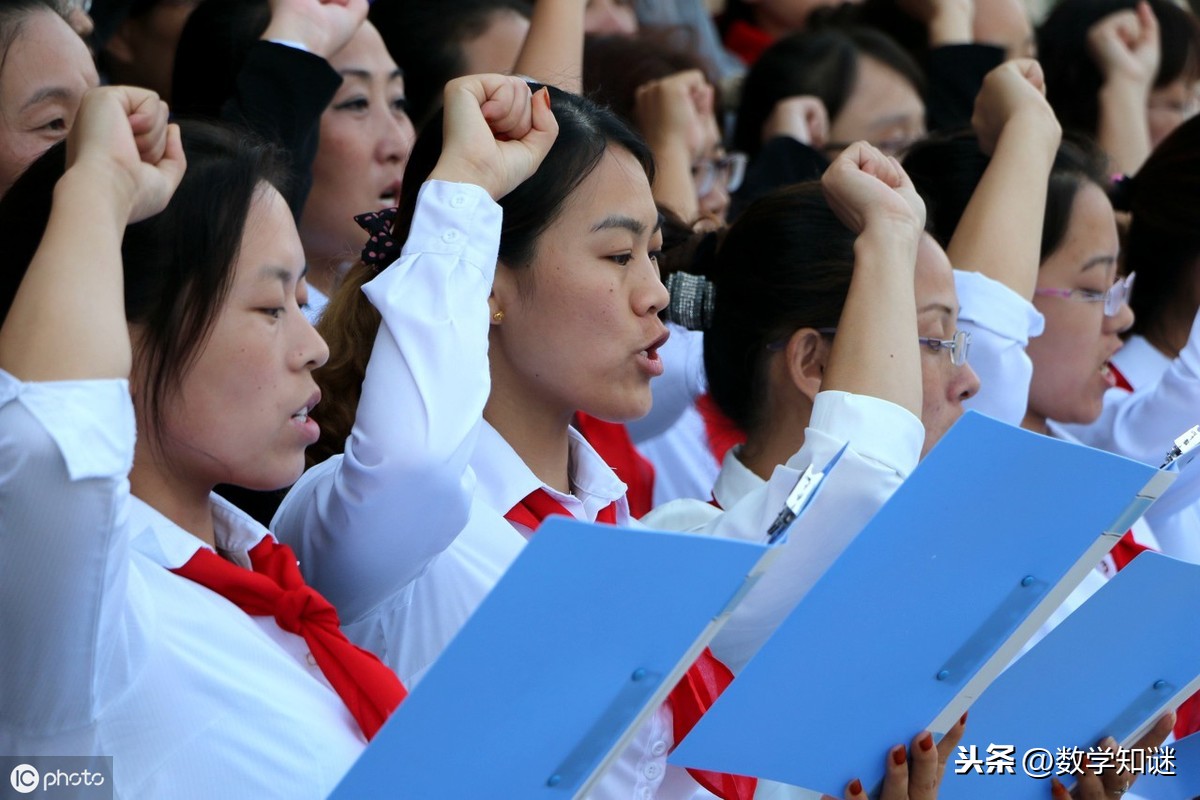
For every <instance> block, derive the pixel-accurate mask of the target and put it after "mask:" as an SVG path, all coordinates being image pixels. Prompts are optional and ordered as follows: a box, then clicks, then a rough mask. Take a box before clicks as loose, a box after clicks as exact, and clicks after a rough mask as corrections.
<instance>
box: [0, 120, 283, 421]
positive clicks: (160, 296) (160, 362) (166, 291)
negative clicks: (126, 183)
mask: <svg viewBox="0 0 1200 800" xmlns="http://www.w3.org/2000/svg"><path fill="white" fill-rule="evenodd" d="M181 130H182V133H183V148H184V152H185V154H186V155H187V161H188V165H187V171H186V172H185V174H184V177H183V181H182V182H181V183H180V184H179V188H178V189H177V190H176V191H175V194H174V196H173V197H172V198H171V202H170V203H169V204H168V205H167V207H166V209H165V210H164V211H163V212H162V213H160V214H157V215H156V216H153V217H151V218H149V219H146V220H143V221H141V222H138V223H135V224H133V225H130V226H129V227H128V228H126V229H125V236H124V240H123V242H122V245H121V259H122V263H123V266H124V275H125V317H126V319H127V320H128V321H129V322H130V323H131V324H137V325H138V326H139V327H140V330H141V335H140V337H139V341H138V350H137V353H136V354H135V359H136V363H137V364H138V366H139V374H140V378H141V385H140V386H139V387H138V389H139V390H140V391H141V392H142V393H143V396H144V397H145V398H146V401H147V402H146V411H147V415H148V418H149V420H150V422H151V423H152V427H155V428H157V427H158V424H159V423H160V422H161V420H162V409H163V407H164V403H165V401H166V399H167V398H168V397H169V396H170V394H171V392H173V391H175V390H176V389H177V388H178V386H179V383H180V381H181V380H182V378H183V376H184V375H185V374H186V372H187V370H188V368H189V367H190V366H191V365H192V364H193V363H194V362H195V359H196V358H197V357H198V356H199V354H200V352H201V351H202V350H203V347H204V343H205V342H206V341H207V339H208V334H209V332H210V330H211V328H212V324H213V322H214V321H215V320H216V317H217V315H218V313H219V311H220V308H221V304H222V303H223V302H224V299H225V297H226V295H227V293H228V290H229V286H230V283H231V280H232V277H233V274H234V267H235V264H236V262H237V257H238V252H239V248H240V246H241V241H242V234H243V231H244V229H245V227H246V220H247V218H248V216H249V213H250V206H251V202H252V201H253V199H254V197H255V194H256V193H257V192H258V191H260V190H261V187H262V186H263V185H264V184H269V185H272V186H275V187H276V188H280V187H281V186H282V182H283V180H284V175H285V173H284V171H283V169H282V167H281V162H280V159H279V155H278V153H277V152H276V150H275V148H273V147H272V146H271V145H268V144H265V143H261V142H258V141H256V140H254V139H253V138H252V137H249V136H247V134H246V133H245V132H242V131H235V130H233V129H231V128H226V127H223V126H219V125H215V124H211V123H202V122H196V121H185V122H183V123H181ZM65 150H66V147H65V143H59V144H58V145H56V146H55V147H53V148H51V149H50V150H49V151H47V152H46V153H45V154H44V155H43V156H42V157H41V158H40V159H39V160H38V161H37V162H35V163H34V165H33V166H32V167H31V168H30V169H29V170H27V171H26V172H25V174H24V175H22V176H21V178H20V179H18V180H17V182H16V183H15V184H14V185H13V187H12V189H11V190H10V191H9V192H8V194H6V195H5V196H4V198H3V200H0V252H4V253H5V254H6V262H7V264H9V265H10V267H11V269H9V268H6V269H5V270H4V273H3V278H2V280H0V292H2V294H0V321H2V320H3V317H4V316H7V313H8V309H9V308H10V307H11V305H12V300H13V296H14V295H15V294H16V289H17V287H18V286H19V285H20V282H21V279H22V277H23V276H24V273H25V271H26V269H27V268H28V266H29V262H30V261H31V260H32V257H33V254H34V253H35V252H36V250H37V247H38V244H39V242H40V240H41V237H42V234H43V233H44V231H45V229H46V223H47V221H48V219H49V214H50V205H51V200H52V197H53V192H54V184H55V183H56V182H57V180H58V178H59V177H61V176H62V174H63V171H64V167H65V160H66V159H65ZM82 266H83V265H81V268H82Z"/></svg>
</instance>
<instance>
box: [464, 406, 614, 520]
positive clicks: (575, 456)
mask: <svg viewBox="0 0 1200 800" xmlns="http://www.w3.org/2000/svg"><path fill="white" fill-rule="evenodd" d="M567 436H568V438H569V442H570V448H571V452H570V471H571V486H572V488H573V490H574V491H573V493H572V494H563V493H562V492H560V491H558V490H557V489H553V488H551V487H549V486H546V485H545V484H543V483H542V482H541V481H540V480H539V479H538V477H537V476H536V475H534V474H533V471H532V470H530V469H529V467H528V466H526V464H525V462H524V461H522V460H521V456H519V455H518V454H517V451H516V450H513V448H512V446H511V445H510V444H509V443H508V442H507V441H506V440H505V439H504V437H503V436H501V435H500V432H499V431H497V430H496V429H495V428H493V427H492V426H491V425H490V424H489V423H488V422H487V421H486V420H485V421H484V423H483V425H482V427H481V430H480V432H479V441H478V443H477V444H476V445H475V452H474V453H473V454H472V456H471V466H472V468H474V470H475V475H476V477H477V479H478V483H477V488H476V491H477V492H478V493H479V497H480V499H481V500H483V501H484V502H485V503H486V504H487V505H489V506H491V507H492V508H494V509H495V510H496V511H499V512H500V513H501V514H507V513H508V511H509V510H510V509H512V508H513V507H514V506H515V505H517V504H518V503H520V502H521V501H522V500H524V499H525V498H526V497H527V496H528V495H529V494H530V493H531V492H533V491H535V490H537V489H545V490H546V492H547V493H549V495H550V496H551V497H553V498H554V499H555V500H557V501H558V502H559V503H562V505H563V506H564V507H566V508H567V509H568V510H570V511H572V512H574V511H575V510H576V509H580V510H582V512H583V517H584V518H586V519H587V520H589V521H595V519H596V515H598V514H599V513H600V511H601V510H603V509H604V508H607V507H608V506H609V505H611V504H612V503H614V502H616V501H621V500H623V498H624V497H625V491H626V489H627V487H626V486H625V484H624V483H622V482H621V480H620V479H619V478H618V477H617V476H616V473H614V472H613V471H612V469H611V468H610V467H609V466H608V464H606V463H604V459H602V458H601V457H600V454H599V453H597V452H596V451H595V449H594V448H593V447H592V446H591V445H590V444H588V443H587V440H585V439H584V438H583V435H582V434H580V433H579V431H577V430H575V429H574V428H567ZM619 507H621V508H623V507H625V503H624V502H621V503H620V504H619ZM617 516H618V522H619V523H620V522H622V519H621V518H622V516H625V517H627V516H628V513H627V512H626V513H625V514H621V513H618V515H617Z"/></svg>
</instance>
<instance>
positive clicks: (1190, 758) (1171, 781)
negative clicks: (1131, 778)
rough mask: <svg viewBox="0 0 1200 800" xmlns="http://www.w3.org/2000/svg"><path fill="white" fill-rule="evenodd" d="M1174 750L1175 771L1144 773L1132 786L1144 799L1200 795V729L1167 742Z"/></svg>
mask: <svg viewBox="0 0 1200 800" xmlns="http://www.w3.org/2000/svg"><path fill="white" fill-rule="evenodd" d="M1168 747H1170V748H1171V749H1172V750H1174V754H1175V770H1174V771H1175V774H1174V775H1151V774H1143V775H1142V776H1141V777H1139V778H1138V779H1137V783H1135V784H1134V786H1133V789H1132V790H1131V791H1132V792H1133V793H1135V794H1136V795H1137V796H1138V797H1141V798H1143V800H1194V798H1196V797H1200V733H1193V734H1192V735H1191V736H1188V737H1187V738H1184V739H1180V740H1179V741H1177V742H1173V743H1171V744H1170V745H1168Z"/></svg>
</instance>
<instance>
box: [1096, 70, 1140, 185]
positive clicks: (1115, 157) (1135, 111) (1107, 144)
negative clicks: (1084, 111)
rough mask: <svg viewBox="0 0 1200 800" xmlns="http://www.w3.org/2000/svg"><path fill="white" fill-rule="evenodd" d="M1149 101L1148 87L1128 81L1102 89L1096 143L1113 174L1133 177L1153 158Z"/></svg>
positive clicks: (1105, 86) (1113, 82) (1106, 85)
mask: <svg viewBox="0 0 1200 800" xmlns="http://www.w3.org/2000/svg"><path fill="white" fill-rule="evenodd" d="M1148 99H1149V96H1148V89H1147V88H1146V87H1144V86H1141V85H1138V84H1135V83H1133V82H1129V81H1120V80H1117V81H1110V82H1108V83H1106V84H1105V85H1104V86H1102V87H1101V88H1100V117H1099V120H1098V121H1097V131H1096V141H1097V142H1099V144H1100V147H1101V148H1103V150H1104V152H1105V153H1107V154H1108V158H1109V166H1110V167H1111V169H1112V171H1113V172H1117V173H1123V174H1126V175H1132V174H1134V173H1135V172H1137V171H1138V170H1139V169H1141V168H1142V164H1143V163H1145V161H1146V158H1147V157H1148V156H1149V155H1150V127H1149V124H1148V123H1147V121H1146V103H1147V101H1148Z"/></svg>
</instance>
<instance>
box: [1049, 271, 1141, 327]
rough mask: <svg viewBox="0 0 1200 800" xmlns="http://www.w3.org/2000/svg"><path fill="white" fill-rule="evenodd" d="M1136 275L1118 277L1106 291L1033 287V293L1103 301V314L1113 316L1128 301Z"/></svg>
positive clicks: (1133, 273)
mask: <svg viewBox="0 0 1200 800" xmlns="http://www.w3.org/2000/svg"><path fill="white" fill-rule="evenodd" d="M1136 275H1137V273H1136V272H1131V273H1129V275H1128V276H1127V277H1124V278H1118V279H1117V282H1116V283H1114V284H1113V285H1112V287H1111V288H1110V289H1109V290H1108V291H1107V292H1097V291H1096V290H1095V289H1035V290H1034V292H1033V293H1034V294H1035V295H1040V296H1041V297H1065V298H1067V299H1068V300H1078V301H1079V302H1081V303H1104V316H1106V317H1115V316H1116V315H1117V314H1119V313H1120V312H1121V306H1123V305H1125V303H1127V302H1128V301H1129V295H1130V294H1131V293H1132V292H1133V279H1134V277H1135V276H1136Z"/></svg>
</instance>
